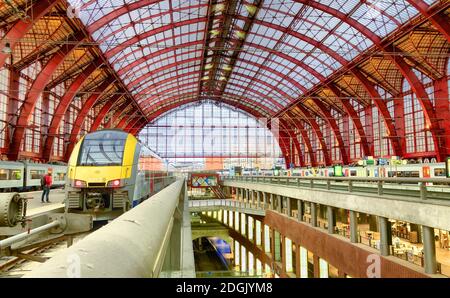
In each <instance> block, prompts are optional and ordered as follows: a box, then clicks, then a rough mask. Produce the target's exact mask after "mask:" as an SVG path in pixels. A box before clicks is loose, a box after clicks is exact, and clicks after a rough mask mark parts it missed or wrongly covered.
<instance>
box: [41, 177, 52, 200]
mask: <svg viewBox="0 0 450 298" xmlns="http://www.w3.org/2000/svg"><path fill="white" fill-rule="evenodd" d="M41 184H42V190H43V191H42V198H41V202H42V203H44V196H45V197H46V199H47V203H50V201H49V199H48V196H49V194H50V187H51V186H52V169H48V172H47V174H46V175H45V176H43V177H42V182H41Z"/></svg>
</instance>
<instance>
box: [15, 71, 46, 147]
mask: <svg viewBox="0 0 450 298" xmlns="http://www.w3.org/2000/svg"><path fill="white" fill-rule="evenodd" d="M40 71H41V63H40V62H35V63H33V64H31V65H29V66H28V67H27V68H25V69H24V70H22V72H21V76H20V79H19V104H18V106H19V107H18V109H17V111H20V108H21V106H22V104H23V102H24V101H25V99H26V96H27V95H28V91H29V90H30V88H31V86H32V84H33V82H34V80H35V79H36V78H37V76H38V75H39V73H40ZM42 123H43V121H42V94H40V95H39V98H38V99H37V101H36V105H35V108H34V110H33V113H32V115H31V117H30V120H29V122H28V128H26V129H25V135H24V140H23V143H22V144H23V147H22V150H23V151H26V152H32V153H39V152H40V148H41V127H42Z"/></svg>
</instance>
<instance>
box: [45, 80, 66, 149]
mask: <svg viewBox="0 0 450 298" xmlns="http://www.w3.org/2000/svg"><path fill="white" fill-rule="evenodd" d="M65 91H66V88H65V84H64V83H61V84H59V85H57V86H55V88H53V89H52V92H50V95H49V101H48V114H49V115H52V116H53V117H54V113H55V110H56V108H57V106H58V103H59V102H60V100H61V98H62V97H63V96H64V93H65ZM51 120H52V119H49V123H48V124H47V125H50V121H51ZM64 122H65V119H64V117H62V119H61V125H60V126H59V130H58V132H57V133H56V134H57V135H56V137H55V139H54V142H53V156H56V157H63V148H64Z"/></svg>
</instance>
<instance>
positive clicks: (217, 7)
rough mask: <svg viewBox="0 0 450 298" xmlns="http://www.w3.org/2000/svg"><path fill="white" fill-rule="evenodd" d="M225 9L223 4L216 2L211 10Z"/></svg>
mask: <svg viewBox="0 0 450 298" xmlns="http://www.w3.org/2000/svg"><path fill="white" fill-rule="evenodd" d="M224 9H225V4H223V3H221V4H216V5H214V6H213V11H215V12H221V11H223V10H224Z"/></svg>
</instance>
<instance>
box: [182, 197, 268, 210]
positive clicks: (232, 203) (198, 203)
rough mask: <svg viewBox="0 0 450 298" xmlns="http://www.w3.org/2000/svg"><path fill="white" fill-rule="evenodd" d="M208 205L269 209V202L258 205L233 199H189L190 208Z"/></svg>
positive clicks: (206, 206)
mask: <svg viewBox="0 0 450 298" xmlns="http://www.w3.org/2000/svg"><path fill="white" fill-rule="evenodd" d="M208 207H219V208H223V207H230V208H236V209H251V210H255V211H262V212H264V210H265V209H267V208H268V207H269V206H268V204H266V206H263V204H259V205H258V204H257V203H249V202H242V201H236V200H233V199H223V200H189V208H208Z"/></svg>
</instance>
